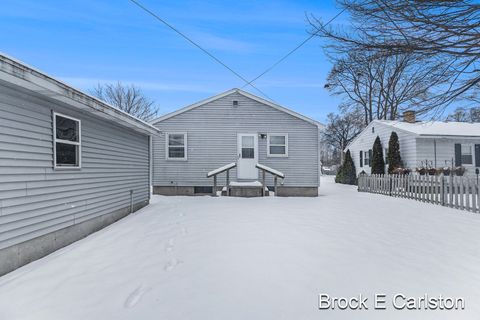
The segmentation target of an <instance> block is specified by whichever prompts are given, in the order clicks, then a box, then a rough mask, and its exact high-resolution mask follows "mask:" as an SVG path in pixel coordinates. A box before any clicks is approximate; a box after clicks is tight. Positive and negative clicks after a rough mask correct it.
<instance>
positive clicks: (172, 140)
mask: <svg viewBox="0 0 480 320" xmlns="http://www.w3.org/2000/svg"><path fill="white" fill-rule="evenodd" d="M166 143H167V159H171V160H186V159H187V134H186V133H183V132H182V133H167V137H166Z"/></svg>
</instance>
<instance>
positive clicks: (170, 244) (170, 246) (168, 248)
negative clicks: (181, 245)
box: [165, 238, 175, 252]
mask: <svg viewBox="0 0 480 320" xmlns="http://www.w3.org/2000/svg"><path fill="white" fill-rule="evenodd" d="M174 245H175V239H173V238H171V239H169V240H168V242H167V243H166V244H165V251H167V252H170V251H172V250H173V247H174Z"/></svg>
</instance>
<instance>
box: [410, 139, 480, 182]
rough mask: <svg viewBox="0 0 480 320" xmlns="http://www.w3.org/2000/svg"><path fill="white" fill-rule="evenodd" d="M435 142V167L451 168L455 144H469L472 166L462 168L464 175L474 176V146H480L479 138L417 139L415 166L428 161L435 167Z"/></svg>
mask: <svg viewBox="0 0 480 320" xmlns="http://www.w3.org/2000/svg"><path fill="white" fill-rule="evenodd" d="M434 141H435V142H436V154H437V157H436V159H437V163H436V166H437V167H451V166H452V159H453V160H454V161H455V143H461V144H470V145H471V146H472V156H473V164H472V165H465V164H462V166H464V167H465V169H466V171H465V172H466V174H468V175H475V168H476V167H475V149H474V145H475V144H480V138H477V139H472V138H436V139H433V138H417V159H418V163H417V166H420V165H421V161H424V162H425V160H428V161H429V162H430V161H431V162H433V164H434V165H435V152H434V151H435V148H434Z"/></svg>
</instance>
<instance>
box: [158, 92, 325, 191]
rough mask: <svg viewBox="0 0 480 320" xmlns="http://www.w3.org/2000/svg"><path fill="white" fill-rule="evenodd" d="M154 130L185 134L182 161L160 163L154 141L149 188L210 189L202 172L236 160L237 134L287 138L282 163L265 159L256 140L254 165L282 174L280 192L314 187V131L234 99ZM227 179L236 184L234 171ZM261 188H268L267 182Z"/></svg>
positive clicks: (161, 154)
mask: <svg viewBox="0 0 480 320" xmlns="http://www.w3.org/2000/svg"><path fill="white" fill-rule="evenodd" d="M233 100H237V101H238V107H234V106H232V101H233ZM155 126H156V127H157V128H159V129H160V130H162V131H163V132H186V133H187V136H188V142H187V145H188V159H187V160H186V161H172V160H166V159H165V158H166V157H165V135H163V136H161V137H160V138H154V140H153V150H154V168H153V185H154V186H175V185H177V186H211V185H212V179H211V178H206V174H207V172H209V171H212V170H214V169H216V168H218V167H221V166H223V165H225V164H228V163H231V162H235V161H236V159H237V133H255V134H260V133H263V134H268V133H279V134H288V157H284V158H278V157H276V158H273V157H267V140H266V139H260V138H259V139H258V147H259V163H261V164H264V165H267V166H269V167H272V168H274V169H276V170H279V171H281V172H283V173H285V175H286V178H285V186H305V187H316V186H318V181H319V174H318V173H319V165H318V164H319V161H318V127H317V126H316V125H313V124H311V123H309V122H307V121H304V120H302V119H299V118H297V117H294V116H292V115H290V114H288V113H285V112H282V111H279V110H277V109H274V108H272V107H270V106H267V105H265V104H262V103H259V102H258V101H256V100H253V99H250V98H247V97H245V96H244V95H241V94H239V93H232V94H230V95H227V96H225V97H223V98H219V99H217V100H214V101H211V102H209V103H207V104H204V105H201V106H199V107H196V108H194V109H191V110H188V111H186V112H183V113H180V114H178V115H175V116H173V117H171V118H168V119H166V120H163V121H161V122H158V123H157V124H155ZM267 176H268V175H267ZM231 177H232V180H236V170H233V171H232V174H231ZM221 179H222V180H219V182H220V183H223V178H221ZM267 183H268V184H272V183H273V181H272V180H271V178H270V177H269V180H268V181H267Z"/></svg>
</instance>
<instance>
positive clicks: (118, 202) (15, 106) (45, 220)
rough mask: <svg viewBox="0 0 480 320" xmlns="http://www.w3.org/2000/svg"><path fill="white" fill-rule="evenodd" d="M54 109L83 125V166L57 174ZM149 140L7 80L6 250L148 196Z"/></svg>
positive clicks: (0, 95)
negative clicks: (54, 164)
mask: <svg viewBox="0 0 480 320" xmlns="http://www.w3.org/2000/svg"><path fill="white" fill-rule="evenodd" d="M52 111H55V112H60V113H63V114H65V115H69V116H72V117H75V118H78V119H80V120H81V121H82V146H81V147H82V168H81V169H71V170H54V169H53V144H52V139H53V132H52V131H53V128H52V125H53V123H52ZM148 162H149V143H148V136H147V135H144V134H139V133H136V132H134V131H133V130H130V129H127V128H125V127H122V126H120V125H118V124H116V123H113V122H108V121H105V120H99V119H97V118H96V117H94V116H92V115H91V114H86V113H79V112H76V111H74V109H73V108H70V107H68V106H66V105H60V104H57V103H54V102H52V101H49V100H46V99H45V98H43V97H34V96H32V95H31V94H30V93H29V92H27V91H25V92H23V93H22V92H20V91H19V89H18V88H15V90H14V89H12V88H10V87H7V86H6V85H3V84H2V83H0V249H2V248H5V247H8V246H11V245H14V244H17V243H20V242H23V241H26V240H30V239H33V238H35V237H38V236H41V235H44V234H47V233H49V232H53V231H56V230H59V229H62V228H65V227H68V226H71V225H74V224H77V223H80V222H83V221H86V220H88V219H91V218H94V217H97V216H100V215H103V214H107V213H110V212H113V211H115V210H117V209H121V208H125V207H128V206H129V204H130V190H133V192H134V193H133V195H134V203H139V202H144V201H148V199H149V163H148Z"/></svg>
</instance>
